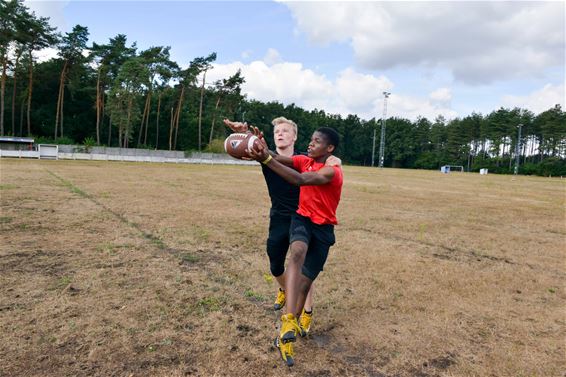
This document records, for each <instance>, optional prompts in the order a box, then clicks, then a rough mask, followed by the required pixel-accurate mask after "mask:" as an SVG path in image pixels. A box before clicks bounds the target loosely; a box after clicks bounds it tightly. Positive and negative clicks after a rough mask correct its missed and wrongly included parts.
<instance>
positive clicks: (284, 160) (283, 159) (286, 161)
mask: <svg viewBox="0 0 566 377" xmlns="http://www.w3.org/2000/svg"><path fill="white" fill-rule="evenodd" d="M269 154H270V155H271V157H273V158H274V159H275V160H277V161H279V162H280V163H282V164H283V165H285V166H287V167H290V168H292V167H293V159H292V158H291V157H287V156H281V155H280V154H277V153H275V152H273V151H269Z"/></svg>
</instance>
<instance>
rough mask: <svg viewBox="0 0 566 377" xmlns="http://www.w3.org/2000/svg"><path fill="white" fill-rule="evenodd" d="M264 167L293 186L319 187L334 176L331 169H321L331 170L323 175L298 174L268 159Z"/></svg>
mask: <svg viewBox="0 0 566 377" xmlns="http://www.w3.org/2000/svg"><path fill="white" fill-rule="evenodd" d="M266 165H267V166H268V167H269V168H270V169H271V170H273V171H274V172H275V173H277V175H279V176H280V177H281V178H283V179H284V180H286V181H287V182H289V183H290V184H292V185H294V186H320V185H324V184H327V183H328V182H330V181H331V179H332V177H333V176H334V170H332V168H323V169H331V170H327V171H326V172H325V173H324V174H319V173H317V172H304V173H299V172H298V171H296V170H295V169H292V168H289V167H287V166H285V165H283V164H282V163H280V162H279V161H277V160H275V159H268V161H267V164H266ZM321 171H322V170H321Z"/></svg>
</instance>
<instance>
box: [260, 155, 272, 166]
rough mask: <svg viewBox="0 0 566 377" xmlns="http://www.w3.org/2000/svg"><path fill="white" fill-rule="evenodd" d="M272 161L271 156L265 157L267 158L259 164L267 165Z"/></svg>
mask: <svg viewBox="0 0 566 377" xmlns="http://www.w3.org/2000/svg"><path fill="white" fill-rule="evenodd" d="M271 160H273V157H271V155H269V156H267V158H266V159H265V160H263V161H262V162H261V163H262V164H264V165H267V164H269V161H271Z"/></svg>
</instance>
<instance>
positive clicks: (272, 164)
mask: <svg viewBox="0 0 566 377" xmlns="http://www.w3.org/2000/svg"><path fill="white" fill-rule="evenodd" d="M271 153H272V152H271ZM272 156H273V159H271V160H270V161H269V162H268V163H267V164H266V166H267V167H268V168H270V169H271V170H273V171H274V172H275V173H277V175H279V176H280V177H281V178H283V179H284V180H286V181H287V182H289V183H290V184H292V185H294V186H301V184H302V183H303V179H302V175H301V173H299V172H298V171H296V170H295V169H293V168H291V167H288V166H286V165H285V164H284V163H282V162H281V161H279V158H278V157H284V156H279V155H272ZM287 158H288V157H287ZM290 160H291V164H292V162H293V160H292V159H290Z"/></svg>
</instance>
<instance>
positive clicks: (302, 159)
mask: <svg viewBox="0 0 566 377" xmlns="http://www.w3.org/2000/svg"><path fill="white" fill-rule="evenodd" d="M291 158H292V159H293V168H294V169H295V170H296V171H298V172H299V173H302V172H304V171H305V164H306V162H307V161H308V159H309V158H308V157H307V156H303V155H296V156H292V157H291Z"/></svg>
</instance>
